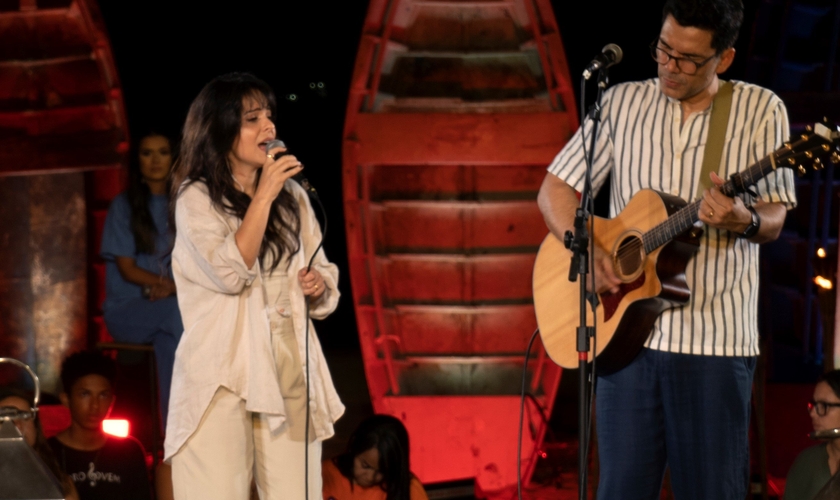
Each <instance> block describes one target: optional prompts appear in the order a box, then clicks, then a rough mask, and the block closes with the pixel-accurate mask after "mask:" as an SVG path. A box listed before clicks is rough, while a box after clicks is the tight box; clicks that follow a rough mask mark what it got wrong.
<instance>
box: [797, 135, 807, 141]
mask: <svg viewBox="0 0 840 500" xmlns="http://www.w3.org/2000/svg"><path fill="white" fill-rule="evenodd" d="M799 137H800V138H802V140H803V141H807V140H808V134H802V135H800V136H799Z"/></svg>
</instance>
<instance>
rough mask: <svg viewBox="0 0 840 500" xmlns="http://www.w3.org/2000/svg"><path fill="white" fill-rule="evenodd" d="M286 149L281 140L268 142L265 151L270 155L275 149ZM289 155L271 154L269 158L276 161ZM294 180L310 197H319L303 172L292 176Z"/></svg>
mask: <svg viewBox="0 0 840 500" xmlns="http://www.w3.org/2000/svg"><path fill="white" fill-rule="evenodd" d="M285 147H286V143H285V142H283V141H281V140H280V139H274V140H271V141H268V144H266V145H265V151H266V153H267V154H268V152H269V151H271V150H272V149H274V148H285ZM287 154H289V153H288V152H285V153H279V154H276V155H272V154H269V156H271V159H272V160H276V159H277V158H280V157H281V156H284V155H287ZM292 179H294V180H296V181H297V182H298V184H300V186H301V187H302V188H303V189H304V191H306V192H307V193H308V194H309V196H313V197H315V198H317V197H318V192H317V191H315V188H314V187H313V186H312V184H310V183H309V179H307V178H306V177H304V175H303V172H298V173H296V174H295V175H293V176H292Z"/></svg>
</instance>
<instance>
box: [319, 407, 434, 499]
mask: <svg viewBox="0 0 840 500" xmlns="http://www.w3.org/2000/svg"><path fill="white" fill-rule="evenodd" d="M321 471H322V473H323V482H324V500H428V497H427V495H426V491H425V490H424V489H423V485H422V484H421V483H420V481H419V480H418V479H417V477H416V476H414V474H412V473H411V467H410V465H409V444H408V432H407V431H406V429H405V426H404V425H403V424H402V422H400V421H399V419H397V418H395V417H392V416H390V415H373V416H372V417H369V418H367V419H366V420H365V421H363V422H362V423H361V424H359V427H357V428H356V430H355V431H354V432H353V435H352V436H350V441H349V442H348V444H347V451H346V452H344V453H343V454H342V455H339V456H338V457H336V458H334V459H332V460H325V461H324V463H323V464H322V466H321Z"/></svg>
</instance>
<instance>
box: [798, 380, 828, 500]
mask: <svg viewBox="0 0 840 500" xmlns="http://www.w3.org/2000/svg"><path fill="white" fill-rule="evenodd" d="M808 414H809V415H810V416H811V424H813V426H814V432H815V433H819V432H820V431H824V432H825V431H831V430H832V429H838V430H840V370H833V371H830V372H828V373H824V374H822V375H821V376H820V378H819V379H818V380H817V385H816V386H815V387H814V399H812V400H811V401H809V402H808ZM838 436H840V434H837V435H834V436H833V437H829V438H828V439H827V441H825V442H823V443H820V444H818V445H815V446H812V447H810V448H807V449H806V450H805V451H803V452H802V453H800V454H799V456H798V457H796V460H795V461H794V462H793V465H792V466H791V468H790V472H789V473H788V477H787V482H786V484H785V500H813V499H815V498H837V497H836V496H822V495H818V493H821V494H825V492H823V491H821V490H822V489H823V488H824V487H826V485H827V484H828V482H829V481H830V480H831V478H832V477H835V476H837V471H838V470H840V439H839V438H838ZM835 479H836V477H835ZM835 487H836V486H835ZM835 493H836V492H835Z"/></svg>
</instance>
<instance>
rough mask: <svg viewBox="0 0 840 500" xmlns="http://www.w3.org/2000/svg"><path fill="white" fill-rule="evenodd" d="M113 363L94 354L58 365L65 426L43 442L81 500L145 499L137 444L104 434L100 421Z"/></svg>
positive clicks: (108, 403) (110, 395)
mask: <svg viewBox="0 0 840 500" xmlns="http://www.w3.org/2000/svg"><path fill="white" fill-rule="evenodd" d="M115 377H116V366H115V364H114V361H113V360H112V359H110V358H108V357H106V356H105V355H103V354H102V353H100V352H98V351H81V352H77V353H75V354H72V355H70V356H69V357H68V358H67V359H65V360H64V363H62V365H61V383H62V385H63V389H64V390H63V392H62V393H61V395H60V396H59V398H60V399H61V402H62V404H64V405H65V406H67V408H69V409H70V427H69V428H67V429H65V430H63V431H62V432H60V433H58V434H57V435H56V436H54V437H52V438H50V439H49V440H48V441H47V442H48V443H49V445H50V447H51V448H52V449H53V452H54V453H55V457H56V459H57V460H58V464H59V466H60V467H61V469H62V470H63V471H64V472H65V473H67V474H68V475H69V476H70V477H71V478H72V480H73V482H74V483H75V485H76V489H77V490H78V492H79V497H80V498H81V500H111V499H121V500H150V499H151V488H150V484H149V473H148V469H147V467H146V453H145V451H144V450H143V446H142V445H141V444H140V443H139V442H138V441H137V440H136V439H134V438H132V437H130V436H129V437H125V438H118V437H113V436H109V435H107V434H105V432H104V431H103V430H102V421H103V420H105V418H106V417H107V416H108V413H109V412H110V411H111V407H112V406H113V403H114V379H115Z"/></svg>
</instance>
